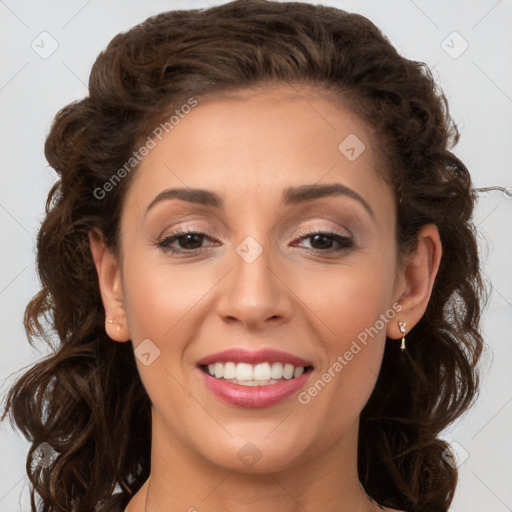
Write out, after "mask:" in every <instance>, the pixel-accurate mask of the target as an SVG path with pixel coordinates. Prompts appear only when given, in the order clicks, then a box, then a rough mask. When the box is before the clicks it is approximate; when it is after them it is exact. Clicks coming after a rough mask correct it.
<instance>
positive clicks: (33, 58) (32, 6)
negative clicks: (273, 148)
mask: <svg viewBox="0 0 512 512" xmlns="http://www.w3.org/2000/svg"><path fill="white" fill-rule="evenodd" d="M221 3H224V2H221V1H213V0H208V1H206V0H195V1H171V0H167V1H165V0H149V1H144V2H143V1H140V0H139V1H129V0H123V1H120V0H116V1H113V0H111V1H100V0H89V1H87V0H79V1H75V0H72V1H69V0H66V1H64V0H60V1H40V0H38V1H36V0H0V48H1V56H0V113H1V121H2V122H1V123H0V130H1V134H0V150H1V151H0V155H1V164H0V247H1V256H0V257H1V265H0V321H1V325H2V329H1V333H0V349H1V357H0V392H1V397H2V400H3V399H4V397H5V392H6V390H7V388H8V386H9V384H11V383H12V382H13V380H14V378H15V377H16V375H18V373H15V372H19V371H20V369H22V368H23V367H24V366H26V365H29V364H30V363H32V362H34V361H36V360H38V359H40V358H42V357H43V356H44V355H45V354H46V353H47V348H46V345H45V344H44V343H42V342H41V344H40V345H39V350H37V349H34V348H31V347H30V346H29V344H28V342H27V341H26V337H25V333H24V331H23V327H22V319H23V311H24V308H25V305H26V304H27V302H28V301H29V300H30V298H31V297H32V296H33V295H34V294H35V293H36V291H37V290H38V286H39V285H38V280H37V276H36V274H35V269H34V261H35V255H34V242H35V237H36V234H37V231H38V228H39V225H40V222H41V220H42V216H43V211H44V204H45V200H46V196H47V193H48V190H49V188H50V186H51V185H52V183H53V182H54V180H55V174H54V172H53V171H52V170H51V169H50V168H49V167H48V166H47V163H46V161H45V159H44V155H43V145H44V140H45V137H46V135H47V133H48V130H49V127H50V124H51V121H52V119H53V116H54V115H55V114H56V112H57V111H58V110H59V109H60V108H61V107H63V106H64V105H66V104H68V103H70V102H72V101H74V100H76V99H80V98H82V97H83V96H85V95H86V94H87V87H86V84H87V81H88V76H89V71H90V68H91V65H92V63H93V62H94V60H95V58H96V56H97V55H98V53H99V52H100V51H101V50H102V49H103V48H104V47H105V46H106V45H107V43H108V42H109V41H110V40H111V39H112V37H113V36H114V35H116V34H117V33H119V32H121V31H125V30H127V29H128V28H130V27H132V26H133V25H135V24H137V23H139V22H141V21H143V20H144V19H145V18H147V17H148V16H151V15H154V14H157V13H159V12H162V11H166V10H171V9H179V8H187V9H191V8H207V7H208V6H210V5H219V4H221ZM311 3H322V4H324V5H332V6H335V7H339V8H341V9H345V10H348V11H352V12H358V13H360V14H363V15H364V16H367V17H368V18H369V19H370V20H372V21H373V22H374V23H375V24H376V25H377V26H378V27H379V28H381V29H382V31H383V32H384V33H385V34H386V35H387V36H388V38H389V39H390V40H391V42H392V43H393V44H394V45H395V46H396V47H397V49H398V50H399V51H400V52H401V53H402V54H403V55H404V56H405V57H407V58H410V59H414V60H418V61H422V62H425V63H427V64H428V65H429V66H430V67H431V69H432V70H433V73H434V76H435V77H436V79H437V80H438V82H439V84H440V85H441V87H442V89H443V90H444V92H445V93H446V95H447V97H448V100H449V103H450V107H451V112H452V114H453V117H454V119H455V121H456V122H457V124H458V126H459V129H460V131H461V142H460V143H459V144H458V146H457V147H456V149H455V153H456V154H457V155H458V156H459V157H460V158H461V159H462V160H463V162H464V163H465V164H466V165H467V167H468V168H469V170H470V172H471V174H472V179H473V184H474V186H475V187H488V186H501V187H512V153H511V145H512V115H511V114H512V30H511V28H512V1H511V0H501V1H496V0H479V1H477V0H470V1H468V0H458V1H455V0H451V1H446V0H444V1H443V0H437V1H427V0H414V1H413V0H392V1H391V0H387V1H379V0H373V1H371V0H357V1H356V0H353V1H349V0H346V1H345V0H339V1H334V0H333V1H327V0H326V1H324V2H311ZM475 224H476V225H477V228H478V233H479V244H480V253H481V258H482V261H483V264H484V270H485V274H486V277H487V279H488V280H489V283H491V284H492V296H491V300H490V304H489V307H488V308H487V310H486V311H485V313H484V320H483V328H484V334H485V338H486V341H487V344H488V347H487V350H486V352H485V355H484V359H483V368H484V375H483V386H482V389H481V393H480V397H479V399H478V401H477V403H476V405H475V406H474V407H473V409H471V411H470V412H469V413H467V414H466V415H465V416H464V417H463V418H462V419H461V420H460V421H458V422H457V423H456V424H454V425H452V427H451V428H450V429H449V430H447V431H446V432H445V433H444V437H445V438H446V439H447V440H449V441H450V442H451V443H452V446H453V447H454V451H455V452H456V453H457V457H458V463H459V471H460V482H459V486H458V488H457V493H456V497H455V500H454V502H453V505H452V508H451V510H452V511H453V512H481V511H483V510H485V511H486V512H506V511H507V510H508V511H511V510H512V486H511V485H510V483H511V481H512V479H511V477H512V436H511V435H510V432H511V425H512V372H511V371H510V363H511V361H512V335H511V329H512V272H511V261H512V258H511V255H512V236H511V233H512V200H511V199H509V198H508V196H507V195H506V194H505V193H503V192H500V191H491V192H487V193H481V196H480V199H479V202H478V209H477V211H476V214H475ZM27 449H28V442H27V441H26V440H25V439H24V438H22V436H21V434H18V433H14V432H13V431H12V429H11V427H10V426H9V425H8V424H7V422H6V421H4V422H3V423H1V424H0V511H1V512H17V511H28V510H29V507H28V500H27V496H28V492H27V491H28V479H27V477H26V474H25V458H26V453H27ZM310 512H313V511H310Z"/></svg>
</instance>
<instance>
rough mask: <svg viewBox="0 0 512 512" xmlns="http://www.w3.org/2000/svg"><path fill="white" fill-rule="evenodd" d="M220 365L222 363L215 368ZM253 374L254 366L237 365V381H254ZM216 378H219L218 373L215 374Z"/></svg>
mask: <svg viewBox="0 0 512 512" xmlns="http://www.w3.org/2000/svg"><path fill="white" fill-rule="evenodd" d="M218 364H221V363H215V366H217V365H218ZM253 374H254V369H253V367H252V364H248V363H238V364H237V365H236V373H235V379H236V380H252V378H253ZM215 377H217V373H215ZM221 377H224V376H223V375H221ZM217 378H218V377H217Z"/></svg>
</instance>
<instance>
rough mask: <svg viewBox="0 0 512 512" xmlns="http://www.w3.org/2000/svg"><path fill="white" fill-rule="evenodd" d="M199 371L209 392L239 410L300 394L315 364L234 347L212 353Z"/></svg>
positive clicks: (277, 353) (276, 352)
mask: <svg viewBox="0 0 512 512" xmlns="http://www.w3.org/2000/svg"><path fill="white" fill-rule="evenodd" d="M197 369H198V370H199V374H200V376H201V377H202V379H203V382H204V383H205V385H206V387H207V389H208V390H209V391H210V392H211V393H212V394H213V395H214V396H215V397H217V398H218V399H220V400H222V401H223V402H225V403H228V404H230V405H235V406H239V407H269V406H271V405H274V404H277V403H279V402H281V401H283V400H285V399H286V398H288V397H290V396H291V395H293V394H294V393H296V392H298V391H299V390H300V389H301V388H302V387H303V386H304V385H305V383H306V381H307V380H308V379H309V377H310V375H311V373H312V371H313V365H312V364H311V362H310V361H307V360H306V359H303V358H301V357H298V356H295V355H293V354H289V353H286V352H282V351H280V350H275V349H270V348H267V349H261V350H257V351H250V350H247V349H245V348H241V347H240V348H233V349H228V350H225V351H223V352H218V353H216V354H211V355H210V356H207V357H205V358H203V359H201V360H200V361H199V362H198V366H197Z"/></svg>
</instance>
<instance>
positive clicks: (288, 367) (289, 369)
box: [283, 364, 295, 380]
mask: <svg viewBox="0 0 512 512" xmlns="http://www.w3.org/2000/svg"><path fill="white" fill-rule="evenodd" d="M294 370H295V368H294V367H293V364H285V365H284V370H283V377H284V378H285V379H286V380H289V379H291V378H292V377H293V372H294Z"/></svg>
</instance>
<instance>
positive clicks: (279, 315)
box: [217, 250, 293, 330]
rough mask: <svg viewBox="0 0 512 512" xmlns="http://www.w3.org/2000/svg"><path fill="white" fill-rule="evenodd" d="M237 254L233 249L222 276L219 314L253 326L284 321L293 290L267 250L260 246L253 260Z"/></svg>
mask: <svg viewBox="0 0 512 512" xmlns="http://www.w3.org/2000/svg"><path fill="white" fill-rule="evenodd" d="M240 254H242V256H240ZM240 254H238V253H236V252H235V254H234V257H233V265H234V268H232V270H231V271H230V272H229V274H228V275H227V276H226V279H225V280H223V281H224V282H223V288H222V292H221V296H220V298H219V300H218V306H217V310H218V314H219V316H220V317H221V318H222V319H223V321H224V322H227V323H233V324H234V323H239V324H240V325H243V326H244V327H246V328H248V329H252V330H261V329H263V328H265V327H268V326H270V325H273V326H277V325H280V324H282V323H285V322H287V321H288V320H289V319H290V318H291V316H292V311H293V292H292V291H291V289H290V287H289V285H288V284H287V283H286V279H284V276H283V275H280V273H279V271H277V270H276V265H272V263H273V262H272V261H271V258H270V255H269V254H268V252H267V251H266V250H263V252H262V253H261V254H260V255H259V256H258V257H257V258H256V259H255V260H254V261H251V259H244V257H243V253H240Z"/></svg>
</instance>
